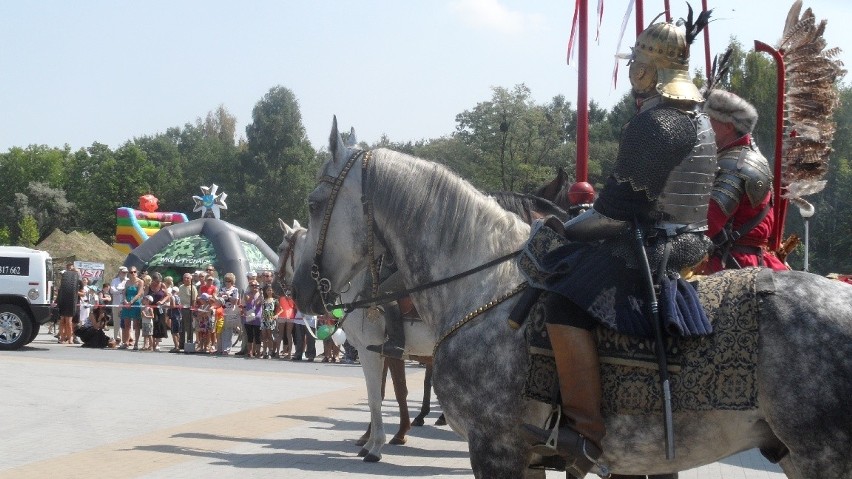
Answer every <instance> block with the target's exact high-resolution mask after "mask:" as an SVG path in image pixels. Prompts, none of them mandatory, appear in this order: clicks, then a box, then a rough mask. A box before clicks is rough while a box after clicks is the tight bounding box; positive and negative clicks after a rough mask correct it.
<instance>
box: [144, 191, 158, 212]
mask: <svg viewBox="0 0 852 479" xmlns="http://www.w3.org/2000/svg"><path fill="white" fill-rule="evenodd" d="M159 201H160V200H158V199H157V197H156V196H154V195H151V194H148V195H142V196H140V197H139V209H140V210H142V211H147V212H149V213H153V212H154V211H157V208H159V207H160V205H159V204H158V203H159Z"/></svg>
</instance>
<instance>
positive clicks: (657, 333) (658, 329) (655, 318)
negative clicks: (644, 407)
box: [635, 221, 675, 460]
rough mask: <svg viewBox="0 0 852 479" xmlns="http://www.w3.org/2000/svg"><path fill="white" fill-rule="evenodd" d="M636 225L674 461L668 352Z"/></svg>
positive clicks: (668, 451) (668, 455)
mask: <svg viewBox="0 0 852 479" xmlns="http://www.w3.org/2000/svg"><path fill="white" fill-rule="evenodd" d="M635 224H636V250H637V256H638V259H639V268H640V269H641V270H642V273H643V276H644V280H645V284H646V286H647V288H648V299H649V301H648V311H647V313H646V314H649V315H650V318H651V322H653V324H654V340H655V343H656V344H655V347H654V350H655V352H656V354H657V366H658V367H659V369H660V387H661V388H662V389H663V421H664V423H665V428H666V459H667V460H672V459H674V456H675V452H674V424H673V419H672V390H671V385H670V384H669V370H668V365H667V364H666V351H665V346H664V343H663V327H662V324H661V319H660V309H659V304H657V295H656V293H655V292H654V279H653V277H652V276H651V265H650V264H649V263H648V253H646V252H645V239H644V238H643V237H642V227H641V226H640V225H639V222H638V221H635Z"/></svg>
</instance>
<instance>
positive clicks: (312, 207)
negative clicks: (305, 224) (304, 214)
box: [308, 201, 320, 214]
mask: <svg viewBox="0 0 852 479" xmlns="http://www.w3.org/2000/svg"><path fill="white" fill-rule="evenodd" d="M319 209H320V203H319V202H318V201H309V202H308V211H310V212H311V214H315V213H317V212H318V211H319Z"/></svg>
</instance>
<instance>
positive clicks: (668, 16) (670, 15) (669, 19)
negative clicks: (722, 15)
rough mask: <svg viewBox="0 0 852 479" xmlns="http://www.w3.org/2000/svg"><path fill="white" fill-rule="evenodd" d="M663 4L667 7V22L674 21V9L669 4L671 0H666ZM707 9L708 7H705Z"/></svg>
mask: <svg viewBox="0 0 852 479" xmlns="http://www.w3.org/2000/svg"><path fill="white" fill-rule="evenodd" d="M663 5H664V6H665V7H666V22H670V21H672V9H671V7H670V6H669V0H665V1H664V2H663ZM705 10H706V7H705Z"/></svg>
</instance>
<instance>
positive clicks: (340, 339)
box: [331, 328, 346, 346]
mask: <svg viewBox="0 0 852 479" xmlns="http://www.w3.org/2000/svg"><path fill="white" fill-rule="evenodd" d="M331 340H332V341H334V344H336V345H337V346H343V343H345V342H346V333H344V332H343V330H342V329H340V328H337V331H335V332H334V334H332V335H331Z"/></svg>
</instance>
